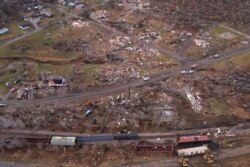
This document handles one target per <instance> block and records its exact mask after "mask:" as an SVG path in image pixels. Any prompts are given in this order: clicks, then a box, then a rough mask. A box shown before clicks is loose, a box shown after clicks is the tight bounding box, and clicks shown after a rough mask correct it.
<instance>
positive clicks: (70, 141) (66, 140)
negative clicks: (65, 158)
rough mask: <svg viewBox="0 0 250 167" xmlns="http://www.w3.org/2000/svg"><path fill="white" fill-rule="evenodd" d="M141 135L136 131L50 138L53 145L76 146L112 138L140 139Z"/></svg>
mask: <svg viewBox="0 0 250 167" xmlns="http://www.w3.org/2000/svg"><path fill="white" fill-rule="evenodd" d="M138 139H139V137H138V135H137V134H136V133H131V134H114V135H91V136H79V137H62V136H53V137H51V139H50V144H51V145H58V146H75V145H82V144H85V143H95V142H100V141H112V140H119V141H120V140H138Z"/></svg>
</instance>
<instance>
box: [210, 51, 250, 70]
mask: <svg viewBox="0 0 250 167" xmlns="http://www.w3.org/2000/svg"><path fill="white" fill-rule="evenodd" d="M249 60H250V52H247V53H244V54H241V55H239V56H235V57H232V58H230V59H227V60H223V61H220V62H218V63H216V64H214V65H213V66H212V67H214V68H215V69H217V70H220V71H228V70H231V69H232V68H237V69H240V70H247V69H249V68H250V61H249Z"/></svg>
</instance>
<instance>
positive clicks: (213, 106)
mask: <svg viewBox="0 0 250 167" xmlns="http://www.w3.org/2000/svg"><path fill="white" fill-rule="evenodd" d="M208 104H209V108H210V110H211V111H212V112H213V113H214V114H216V115H218V116H219V115H228V114H229V113H228V112H227V111H228V107H227V105H226V104H224V103H221V102H220V101H218V100H217V99H215V98H210V99H209V100H208Z"/></svg>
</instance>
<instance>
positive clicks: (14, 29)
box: [0, 22, 23, 41]
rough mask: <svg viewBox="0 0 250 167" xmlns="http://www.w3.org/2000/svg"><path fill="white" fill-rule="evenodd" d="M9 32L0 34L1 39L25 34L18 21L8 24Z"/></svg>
mask: <svg viewBox="0 0 250 167" xmlns="http://www.w3.org/2000/svg"><path fill="white" fill-rule="evenodd" d="M7 28H8V29H9V32H7V33H6V34H3V35H0V41H3V40H7V39H9V38H13V37H16V36H19V35H22V34H23V31H22V30H21V29H20V28H19V27H18V23H17V22H13V23H11V24H9V25H8V26H7Z"/></svg>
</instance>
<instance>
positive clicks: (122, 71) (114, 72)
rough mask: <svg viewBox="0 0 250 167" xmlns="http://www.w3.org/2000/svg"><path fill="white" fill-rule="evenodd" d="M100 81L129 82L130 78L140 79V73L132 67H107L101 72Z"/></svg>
mask: <svg viewBox="0 0 250 167" xmlns="http://www.w3.org/2000/svg"><path fill="white" fill-rule="evenodd" d="M98 73H99V78H98V79H99V80H100V81H103V82H110V83H115V82H120V81H124V80H128V79H129V78H138V77H140V74H139V72H138V71H137V69H136V68H135V67H133V66H132V65H126V66H125V65H123V66H120V67H106V68H104V69H103V70H101V71H99V72H98Z"/></svg>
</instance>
